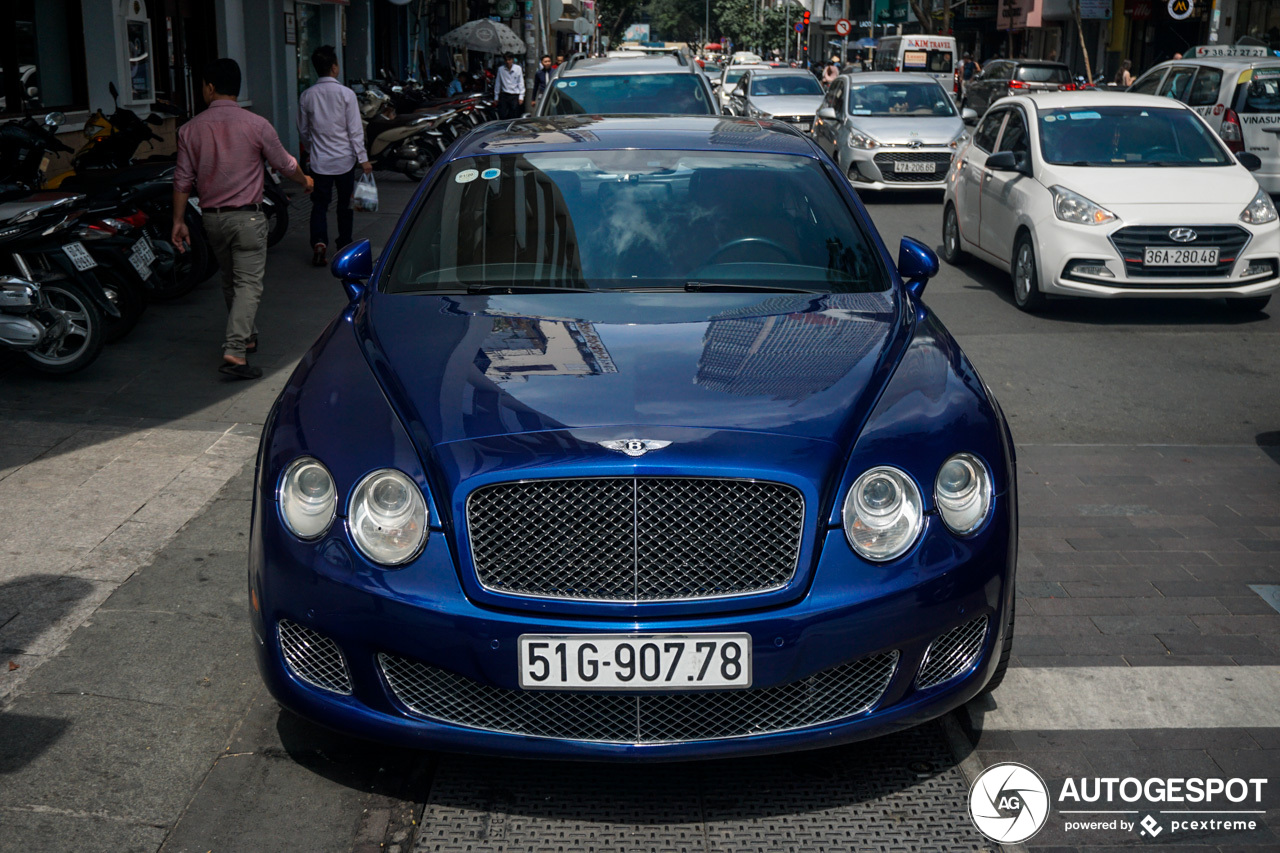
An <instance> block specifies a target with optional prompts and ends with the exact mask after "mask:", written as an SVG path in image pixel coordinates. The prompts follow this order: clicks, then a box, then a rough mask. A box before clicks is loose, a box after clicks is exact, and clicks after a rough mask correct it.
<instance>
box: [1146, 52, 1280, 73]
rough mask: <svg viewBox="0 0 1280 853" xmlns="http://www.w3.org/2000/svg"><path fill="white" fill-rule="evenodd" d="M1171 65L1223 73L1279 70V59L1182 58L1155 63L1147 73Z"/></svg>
mask: <svg viewBox="0 0 1280 853" xmlns="http://www.w3.org/2000/svg"><path fill="white" fill-rule="evenodd" d="M1173 65H1193V66H1200V65H1204V66H1206V67H1208V68H1221V69H1222V70H1223V71H1244V70H1245V69H1246V68H1280V59H1275V58H1271V59H1268V58H1266V57H1261V56H1228V57H1213V56H1205V57H1196V56H1184V57H1183V58H1182V59H1166V60H1165V61H1164V62H1160V63H1157V64H1155V65H1153V66H1151V68H1150V70H1149V71H1148V72H1147V73H1148V74H1149V73H1151V71H1156V70H1158V69H1164V68H1169V67H1170V66H1173ZM1143 76H1146V75H1143Z"/></svg>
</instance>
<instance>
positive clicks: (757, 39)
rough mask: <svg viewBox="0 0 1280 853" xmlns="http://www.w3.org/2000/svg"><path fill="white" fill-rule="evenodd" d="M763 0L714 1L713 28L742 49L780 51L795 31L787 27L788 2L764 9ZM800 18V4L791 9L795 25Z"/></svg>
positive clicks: (792, 20) (713, 30)
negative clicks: (786, 4)
mask: <svg viewBox="0 0 1280 853" xmlns="http://www.w3.org/2000/svg"><path fill="white" fill-rule="evenodd" d="M763 5H764V4H763V2H761V0H754V2H753V0H715V3H714V4H713V6H712V7H711V8H712V13H713V14H712V18H711V29H712V32H713V33H714V32H719V33H720V34H721V35H722V36H728V37H729V38H731V39H733V43H734V44H735V45H737V46H741V47H743V48H754V49H756V50H760V51H764V52H768V51H772V50H775V49H776V50H781V49H782V47H783V45H785V44H786V41H787V39H788V38H790V37H791V36H792V35H793V34H794V32H795V31H794V30H789V29H787V9H786V6H785V5H782V6H775V7H773V8H761V7H762V6H763ZM799 17H800V12H799V7H798V6H797V7H796V9H794V10H793V11H792V12H791V22H792V23H793V24H794V23H795V22H796V21H797V20H798V19H799Z"/></svg>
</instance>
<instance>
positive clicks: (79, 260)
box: [62, 243, 98, 272]
mask: <svg viewBox="0 0 1280 853" xmlns="http://www.w3.org/2000/svg"><path fill="white" fill-rule="evenodd" d="M62 251H63V252H64V253H65V254H66V256H67V257H68V258H70V259H71V263H73V264H75V266H76V269H77V270H79V271H80V272H84V271H85V270H91V269H93V268H94V267H96V266H97V265H98V262H97V261H95V260H94V259H93V255H91V254H89V252H88V250H87V249H85V247H84V246H83V245H81V244H80V243H67V244H66V245H64V246H63V247H62Z"/></svg>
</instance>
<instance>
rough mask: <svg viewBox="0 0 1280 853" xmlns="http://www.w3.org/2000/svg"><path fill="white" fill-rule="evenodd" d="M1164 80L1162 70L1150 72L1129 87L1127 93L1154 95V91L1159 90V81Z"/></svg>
mask: <svg viewBox="0 0 1280 853" xmlns="http://www.w3.org/2000/svg"><path fill="white" fill-rule="evenodd" d="M1163 78H1164V69H1163V68H1161V69H1160V70H1159V71H1152V72H1151V73H1150V74H1148V75H1147V76H1145V77H1143V78H1142V79H1141V80H1139V81H1138V82H1137V83H1134V84H1133V85H1132V86H1130V87H1129V91H1130V92H1133V93H1135V94H1138V95H1154V94H1155V93H1156V89H1158V88H1160V81H1161V80H1162V79H1163Z"/></svg>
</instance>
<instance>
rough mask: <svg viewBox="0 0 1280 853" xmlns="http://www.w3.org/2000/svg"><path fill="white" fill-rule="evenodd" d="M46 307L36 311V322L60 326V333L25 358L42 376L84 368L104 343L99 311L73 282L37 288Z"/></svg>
mask: <svg viewBox="0 0 1280 853" xmlns="http://www.w3.org/2000/svg"><path fill="white" fill-rule="evenodd" d="M40 290H41V291H42V292H43V293H44V297H45V300H46V302H47V304H48V307H47V308H46V307H41V308H38V309H37V310H36V315H37V317H38V319H40V320H41V321H43V322H46V323H49V324H61V326H62V330H61V333H60V334H59V335H58V336H57V337H54V338H51V339H50V340H48V341H46V342H45V343H44V344H43V345H42V346H40V347H37V348H36V349H33V350H28V351H27V352H26V353H25V355H26V357H27V360H28V361H29V362H30V363H31V366H32V367H34V368H35V369H36V370H39V371H40V372H42V373H75V372H76V371H77V370H82V369H84V368H86V367H88V366H89V365H90V364H92V363H93V361H94V360H95V359H96V358H97V357H98V355H99V354H100V353H101V352H102V346H103V344H105V343H106V334H105V332H106V330H105V329H104V324H103V319H102V312H101V311H99V310H98V306H97V305H94V304H93V300H92V299H90V298H89V294H88V293H87V292H85V290H84V288H83V287H81V286H80V285H79V284H78V283H76V282H74V281H68V280H66V279H55V280H53V281H45V282H42V283H41V285H40Z"/></svg>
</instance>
